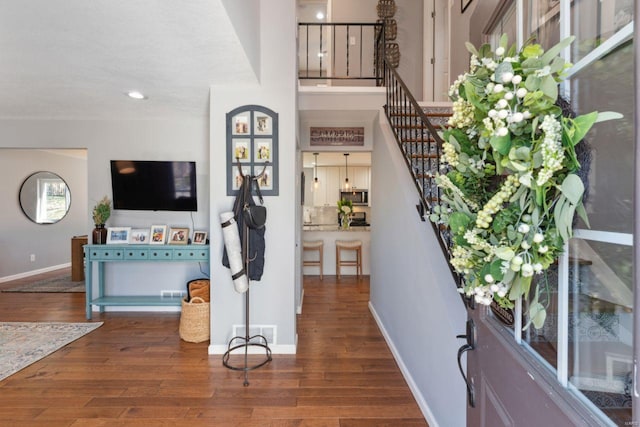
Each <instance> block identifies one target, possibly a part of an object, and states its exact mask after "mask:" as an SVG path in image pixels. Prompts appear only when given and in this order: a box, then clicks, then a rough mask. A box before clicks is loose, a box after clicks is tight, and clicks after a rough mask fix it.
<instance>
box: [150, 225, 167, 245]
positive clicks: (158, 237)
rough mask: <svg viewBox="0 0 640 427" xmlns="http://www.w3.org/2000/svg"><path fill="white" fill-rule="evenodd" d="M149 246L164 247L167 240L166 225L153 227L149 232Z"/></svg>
mask: <svg viewBox="0 0 640 427" xmlns="http://www.w3.org/2000/svg"><path fill="white" fill-rule="evenodd" d="M149 236H150V238H149V244H150V245H164V242H165V240H166V238H167V226H166V225H152V226H151V229H150V230H149Z"/></svg>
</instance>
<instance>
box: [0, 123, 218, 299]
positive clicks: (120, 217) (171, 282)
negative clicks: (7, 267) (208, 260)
mask: <svg viewBox="0 0 640 427" xmlns="http://www.w3.org/2000/svg"><path fill="white" fill-rule="evenodd" d="M0 135H1V136H2V138H0V147H21V148H86V149H87V160H86V162H85V166H84V171H82V172H81V176H82V178H80V177H78V178H77V179H75V178H74V179H73V180H70V181H71V182H70V186H71V191H72V197H73V200H72V209H74V214H73V215H74V217H75V216H77V215H80V216H81V218H78V219H77V221H75V223H76V226H74V227H70V228H68V229H65V230H64V231H61V232H60V234H61V235H60V236H57V237H56V239H57V240H58V241H59V245H60V246H57V247H58V248H62V249H60V250H61V252H62V255H64V257H63V258H64V259H62V260H60V259H52V260H51V261H50V262H47V265H56V264H59V263H60V262H61V261H64V262H69V259H70V256H68V254H69V252H70V245H71V244H70V238H71V237H72V236H73V235H77V234H88V233H90V232H91V230H92V229H93V221H92V218H91V210H92V209H93V206H94V205H95V203H96V202H97V201H98V200H100V199H101V198H102V197H103V196H105V195H108V196H109V197H111V175H110V166H109V160H111V159H135V160H195V161H196V169H197V173H198V177H197V187H198V212H195V213H194V214H193V222H192V217H191V215H190V214H189V213H186V212H146V211H114V212H113V213H112V216H111V218H110V219H109V221H107V226H132V227H140V228H144V227H150V226H151V225H152V224H167V225H169V226H186V227H189V228H190V229H192V228H194V225H195V228H198V229H200V230H207V229H208V225H209V222H208V218H209V181H208V169H209V162H208V151H209V150H208V146H209V144H208V141H209V140H208V123H207V120H206V118H201V119H182V120H178V119H175V120H171V119H164V120H130V121H127V120H0ZM32 155H33V154H32V153H31V152H30V154H28V155H27V156H26V157H25V158H24V160H23V161H16V164H15V165H14V166H15V169H16V170H15V171H14V172H11V173H9V172H7V170H5V168H4V167H2V169H0V175H1V176H2V177H3V178H4V180H3V182H11V181H13V182H15V183H19V182H22V179H24V175H25V173H26V172H27V171H29V170H31V169H32V168H33V166H32V163H31V162H32V160H31V156H32ZM3 157H4V156H3ZM69 161H70V160H69ZM76 168H77V166H74V165H72V164H69V165H68V167H60V169H59V170H57V171H54V172H58V173H59V175H60V176H62V177H64V178H65V179H66V178H67V177H68V176H71V174H72V173H73V172H72V171H74V170H76ZM38 169H39V168H38ZM46 169H50V168H46ZM81 180H84V183H80V182H78V181H81ZM76 187H77V188H80V190H78V191H76V190H75V188H76ZM14 191H15V190H14ZM75 193H79V194H85V195H84V196H81V197H80V198H78V199H77V198H76V197H75V196H74V194H75ZM8 200H16V196H15V194H13V195H11V194H10V195H9V198H8ZM15 205H16V206H17V201H16V202H15ZM18 209H19V208H18ZM75 209H78V210H79V212H78V211H75ZM2 211H3V212H4V210H2ZM13 215H14V216H15V215H18V219H17V220H16V221H22V219H21V218H20V216H21V215H22V213H21V212H20V211H17V212H16V211H15V210H14V213H13ZM63 224H66V219H65V220H63V221H62V222H61V226H62V225H63ZM49 227H51V228H49ZM4 229H5V227H4V223H3V230H4ZM42 230H57V227H56V226H36V225H35V224H33V226H31V225H29V224H27V223H26V221H25V224H24V227H23V228H22V229H21V230H20V232H21V236H22V239H24V242H30V246H31V248H32V247H33V245H34V243H35V242H38V245H41V244H44V243H42V242H45V241H47V240H50V239H49V237H48V234H47V235H46V236H47V237H45V238H43V231H42ZM2 248H3V249H2V250H3V251H4V250H8V249H9V248H7V247H6V246H5V244H4V241H3V242H2ZM11 250H12V251H14V250H15V248H11ZM29 250H30V249H29V248H25V249H24V250H23V253H21V254H18V256H19V257H20V258H22V259H24V258H25V257H28V254H27V253H32V252H28V251H29ZM31 250H32V249H31ZM1 258H2V261H0V262H4V258H5V255H4V254H3V255H2V257H1ZM27 259H28V258H27ZM36 259H37V257H36ZM43 261H44V260H43ZM151 265H152V266H153V268H150V266H151ZM30 269H31V267H30V266H26V267H22V268H20V269H19V270H20V271H25V270H27V271H28V270H30ZM17 272H19V271H15V272H13V274H15V273H17ZM5 274H6V273H5V272H4V269H3V270H2V272H1V273H0V276H4V275H5ZM9 274H12V273H9ZM194 277H202V273H201V272H200V270H199V267H198V265H197V264H195V265H190V264H189V265H188V264H182V263H172V264H162V263H154V264H149V263H127V264H116V263H114V264H109V265H107V268H106V282H107V291H108V292H110V293H114V294H115V293H121V294H125V295H126V294H130V295H135V294H155V293H159V291H160V290H161V289H183V288H184V283H185V281H186V280H188V279H191V278H194ZM117 309H118V310H122V308H117Z"/></svg>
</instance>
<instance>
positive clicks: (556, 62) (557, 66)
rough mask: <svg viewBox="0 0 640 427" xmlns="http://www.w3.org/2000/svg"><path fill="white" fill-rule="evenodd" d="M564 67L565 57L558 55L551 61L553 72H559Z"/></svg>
mask: <svg viewBox="0 0 640 427" xmlns="http://www.w3.org/2000/svg"><path fill="white" fill-rule="evenodd" d="M563 69H564V58H561V57H559V56H556V57H555V58H554V59H553V61H551V72H552V73H555V74H557V73H559V72H561V71H562V70H563Z"/></svg>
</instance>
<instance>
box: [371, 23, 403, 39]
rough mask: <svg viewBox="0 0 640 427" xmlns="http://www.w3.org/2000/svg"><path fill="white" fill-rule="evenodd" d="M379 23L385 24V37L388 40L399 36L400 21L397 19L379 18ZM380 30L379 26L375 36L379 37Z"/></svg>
mask: <svg viewBox="0 0 640 427" xmlns="http://www.w3.org/2000/svg"><path fill="white" fill-rule="evenodd" d="M376 23H377V24H384V38H385V39H386V41H392V40H395V39H396V37H398V23H397V22H396V20H395V19H378V20H377V21H376ZM379 34H380V30H379V29H378V27H376V29H375V37H376V39H377V38H378V35H379Z"/></svg>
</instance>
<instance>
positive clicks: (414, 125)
mask: <svg viewBox="0 0 640 427" xmlns="http://www.w3.org/2000/svg"><path fill="white" fill-rule="evenodd" d="M385 83H386V88H387V102H386V105H385V112H386V116H387V120H388V121H389V124H390V126H391V128H392V130H393V133H394V135H395V138H396V142H397V143H398V147H399V149H400V150H401V151H402V154H403V157H404V159H405V162H406V165H407V168H408V170H409V172H410V173H411V176H412V178H413V182H414V183H415V185H416V189H417V190H418V195H419V202H418V204H417V205H416V208H417V210H418V213H419V215H420V217H421V219H422V220H423V221H426V220H428V216H429V215H430V214H431V213H433V211H434V208H435V207H436V206H438V205H439V202H440V190H439V189H438V186H437V184H436V181H435V178H436V175H437V173H438V172H439V170H440V154H441V152H442V142H443V141H442V139H441V138H440V136H439V135H438V132H440V131H442V129H444V128H446V126H447V122H448V120H449V117H450V116H451V115H452V110H451V107H448V106H443V107H423V106H421V105H419V104H418V102H417V101H416V99H415V98H414V97H413V95H412V94H411V92H410V91H409V90H408V88H407V87H406V85H405V83H404V82H403V81H402V79H401V78H400V76H399V75H398V74H397V72H396V71H395V69H393V68H392V67H389V66H387V67H386V70H385ZM431 224H432V225H433V227H434V231H435V233H436V235H437V236H438V242H439V244H440V247H441V248H442V251H443V253H444V254H445V256H446V257H447V259H449V258H450V257H451V254H450V248H451V237H450V236H451V235H450V233H449V230H448V227H446V226H442V225H437V224H435V223H433V222H431ZM449 266H450V268H451V273H452V275H453V277H454V279H455V281H456V284H457V285H458V286H460V277H459V275H458V274H457V273H456V272H455V271H454V270H453V267H451V263H449ZM463 300H465V299H464V298H463ZM465 301H466V300H465Z"/></svg>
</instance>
